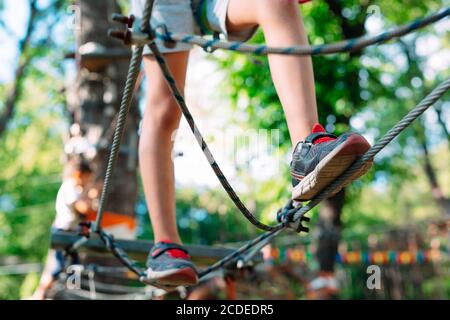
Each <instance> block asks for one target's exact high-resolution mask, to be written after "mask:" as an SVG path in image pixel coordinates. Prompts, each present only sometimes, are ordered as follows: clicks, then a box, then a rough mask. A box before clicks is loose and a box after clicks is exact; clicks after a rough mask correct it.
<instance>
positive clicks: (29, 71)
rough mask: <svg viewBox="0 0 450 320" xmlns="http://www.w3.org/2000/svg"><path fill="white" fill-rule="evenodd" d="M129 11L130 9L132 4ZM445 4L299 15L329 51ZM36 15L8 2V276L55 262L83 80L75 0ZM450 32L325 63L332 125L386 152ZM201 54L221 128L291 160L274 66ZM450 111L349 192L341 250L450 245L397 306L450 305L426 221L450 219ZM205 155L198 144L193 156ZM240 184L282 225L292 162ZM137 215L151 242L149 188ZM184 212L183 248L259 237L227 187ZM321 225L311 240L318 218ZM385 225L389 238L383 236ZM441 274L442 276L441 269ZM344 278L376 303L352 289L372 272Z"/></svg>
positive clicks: (424, 89)
mask: <svg viewBox="0 0 450 320" xmlns="http://www.w3.org/2000/svg"><path fill="white" fill-rule="evenodd" d="M120 4H121V6H122V9H123V11H124V12H127V10H128V8H129V4H128V3H127V1H121V2H120ZM448 4H449V2H448V1H434V0H432V1H418V0H408V1H401V2H395V1H383V0H380V1H370V2H369V1H348V0H345V1H320V0H317V1H316V0H315V1H313V3H309V4H307V5H304V6H303V7H302V13H303V16H304V20H305V25H306V29H307V31H308V35H309V39H310V42H311V43H312V44H322V43H329V42H334V41H338V40H340V39H343V38H350V37H357V36H361V35H363V34H365V33H367V32H369V33H375V32H378V31H381V30H383V29H388V28H390V27H393V26H395V25H399V24H403V23H406V22H408V21H411V20H413V19H415V18H418V17H421V16H424V15H426V14H429V13H431V12H434V11H437V10H438V9H439V8H441V7H444V6H445V5H448ZM35 5H36V7H37V9H38V10H37V13H36V16H35V17H34V18H33V19H34V20H33V25H32V29H31V30H27V25H28V23H29V20H30V3H29V1H26V0H19V1H12V0H3V1H2V0H0V43H2V46H1V47H2V48H1V49H0V57H1V61H2V65H3V66H2V67H1V68H0V69H1V70H0V117H1V118H0V119H7V121H6V123H2V122H0V125H1V127H0V128H3V129H4V130H2V131H0V265H2V264H6V263H7V261H12V260H13V261H15V263H18V264H24V263H42V262H43V261H44V258H45V254H46V252H47V249H48V245H49V228H50V225H51V222H52V219H53V218H54V214H55V213H54V201H55V197H56V192H57V191H58V188H59V186H60V183H61V177H62V172H63V167H64V163H63V161H62V159H63V157H62V156H63V148H64V141H65V140H64V139H65V137H66V135H67V130H68V123H69V120H68V116H67V112H66V92H65V82H66V81H67V79H68V78H70V73H72V74H73V61H71V60H68V59H65V57H64V55H65V53H67V52H70V51H73V50H74V49H73V47H74V35H73V32H72V30H71V29H70V23H71V21H72V19H73V18H74V17H73V12H71V10H69V9H68V8H69V6H70V5H71V3H70V2H69V1H63V0H46V1H37V2H36V3H35ZM369 5H375V6H376V7H372V8H376V10H375V13H373V14H371V13H370V12H368V8H369ZM378 9H379V11H377V10H378ZM448 29H449V22H448V20H445V21H442V22H439V23H438V24H436V25H435V26H431V27H427V28H425V29H423V30H421V31H419V32H417V33H414V34H412V35H408V36H407V37H404V38H403V39H402V41H401V42H389V43H388V44H386V45H383V46H375V47H370V48H367V49H365V50H364V51H361V52H355V53H352V54H340V55H331V56H322V57H319V56H317V57H314V58H313V63H314V70H315V79H316V90H317V99H318V106H319V113H320V117H321V123H323V124H324V125H326V127H327V130H328V131H331V132H334V133H335V134H340V133H342V132H344V131H347V130H355V131H357V132H359V133H361V134H363V135H365V136H366V137H368V138H369V140H370V141H371V142H373V141H375V140H376V139H377V138H379V137H380V136H381V135H382V134H384V133H385V132H386V131H387V130H388V129H389V128H390V127H391V126H392V125H393V124H395V123H396V122H397V121H398V120H399V119H400V118H401V117H402V116H403V115H404V114H405V113H406V112H407V111H408V110H410V109H411V108H413V107H414V105H415V104H417V103H418V102H419V101H420V100H421V99H422V97H424V96H425V95H426V94H427V93H428V92H430V91H431V90H432V88H434V87H435V86H436V85H437V84H438V83H439V82H440V81H442V80H443V79H446V78H447V77H448V76H449V74H450V70H449V65H450V59H449V57H450V41H449V40H450V37H449V33H448ZM28 32H30V34H29V37H28V38H27V37H26V35H27V33H28ZM263 41H264V38H263V35H262V33H258V35H257V36H256V37H255V38H253V39H252V42H257V43H259V42H263ZM198 51H200V50H198ZM197 55H198V56H200V58H199V59H204V60H206V61H207V62H208V65H210V66H213V68H214V70H216V72H218V73H220V74H221V75H222V77H223V79H224V81H220V84H219V85H218V86H217V88H216V90H217V94H218V95H219V98H220V99H222V101H225V102H226V104H227V105H229V106H231V108H230V114H231V116H229V117H227V118H226V120H224V123H223V126H224V127H229V126H238V127H240V128H242V129H255V128H261V129H279V130H280V141H279V145H278V146H277V147H278V149H277V154H276V155H274V157H280V158H282V159H284V157H286V155H287V154H288V153H289V152H290V141H289V136H288V131H287V127H286V123H285V120H284V116H283V113H282V108H281V106H280V103H279V101H278V98H277V96H276V92H275V89H274V87H273V84H272V81H271V78H270V73H269V69H268V64H267V59H266V58H264V57H256V56H253V57H248V56H244V55H239V54H233V53H224V52H216V53H215V54H214V55H212V56H207V55H206V54H203V53H201V52H198V53H197ZM14 90H16V92H14V93H15V94H14V95H13V96H14V101H13V105H14V109H13V111H12V112H11V114H9V115H8V111H9V110H7V107H8V105H9V104H8V99H11V96H12V92H13V91H14ZM449 105H450V103H449V101H448V95H447V96H445V97H444V99H443V100H441V102H439V103H438V104H436V105H435V106H434V107H433V108H431V109H430V110H429V111H427V112H426V114H425V115H424V116H422V117H421V118H420V120H418V121H416V122H415V123H414V125H412V126H411V127H409V128H408V129H407V130H405V131H404V133H402V135H401V136H400V137H399V138H398V139H396V140H395V141H394V142H393V143H392V144H391V145H390V146H389V147H388V148H386V150H384V151H383V152H382V153H381V154H380V155H379V157H378V158H377V159H376V163H375V166H374V168H373V169H372V170H371V171H370V173H369V174H368V175H366V176H365V177H364V178H363V179H361V180H359V181H357V182H355V183H354V184H352V185H351V186H349V187H348V188H347V190H346V192H345V195H344V200H343V201H344V205H343V208H342V214H341V215H342V223H343V230H342V241H341V243H343V244H344V245H346V246H348V247H349V248H350V249H354V250H365V249H367V247H368V238H370V235H371V234H375V235H377V236H378V238H379V239H381V238H383V235H384V234H385V233H386V232H387V231H383V230H387V229H389V230H390V229H392V228H394V229H395V228H398V229H401V228H404V229H405V228H406V229H411V230H414V232H416V233H418V234H421V237H422V238H423V239H424V240H423V246H422V247H423V249H424V250H426V249H428V248H430V246H431V241H432V240H433V239H436V238H438V239H439V241H440V248H441V249H442V248H444V249H442V250H441V249H440V250H441V251H442V255H441V257H440V259H439V261H435V262H433V263H432V264H436V265H437V266H433V265H428V266H423V267H420V268H421V269H420V270H419V273H420V274H422V275H423V277H422V278H421V280H420V286H421V288H422V289H421V292H422V293H421V294H422V296H417V294H416V292H415V291H414V288H413V289H411V290H410V289H408V288H406V289H405V290H404V292H403V294H402V295H400V296H395V297H397V298H406V299H408V298H410V299H414V298H418V297H423V298H448V297H450V274H449V272H448V268H449V264H448V252H446V251H445V250H446V249H445V248H446V247H447V246H448V239H449V237H448V233H447V236H445V233H444V236H443V235H442V232H441V233H438V234H436V233H433V232H431V233H430V231H429V228H427V226H428V224H429V221H434V220H436V219H438V220H439V219H443V218H445V217H448V214H449V212H448V210H449V201H450V200H449V197H450V165H449V164H450V152H449V137H450V136H449V129H450V123H449V119H450V108H449ZM208 107H209V108H211V109H213V108H214V106H208ZM194 113H195V112H194ZM198 121H199V122H201V121H202V118H201V117H200V120H198ZM205 133H206V135H207V137H208V138H209V139H212V137H210V136H208V132H205ZM196 147H197V146H196V145H194V144H193V143H192V144H191V145H190V146H189V148H191V149H193V148H196ZM212 149H213V150H212V151H213V153H214V151H215V150H214V148H212ZM211 174H212V173H211ZM233 181H234V182H236V181H239V183H241V184H243V185H244V188H242V189H243V190H245V192H241V193H240V194H241V196H242V198H243V200H245V202H246V203H251V206H252V208H253V209H254V210H255V211H256V212H258V214H259V216H260V217H261V219H263V220H264V221H265V222H273V221H274V212H275V211H276V210H277V209H278V208H279V207H280V206H281V205H282V204H283V203H284V202H285V201H286V199H287V198H288V197H289V188H287V187H286V186H287V185H289V184H290V179H289V171H288V163H284V162H283V164H282V166H281V168H280V172H278V174H277V176H276V177H275V178H268V179H266V180H264V181H260V179H257V178H256V177H255V176H253V175H252V174H251V171H250V170H248V168H247V167H246V166H245V165H241V166H236V172H235V175H234V176H233ZM245 186H246V187H245ZM140 190H141V189H140ZM136 208H137V209H136V211H137V214H138V216H139V219H140V220H139V221H140V229H139V230H140V234H139V237H141V238H144V239H151V237H152V234H151V228H150V225H149V221H148V218H147V214H146V208H145V202H144V200H143V195H142V191H140V196H139V202H138V204H137V206H136ZM177 214H178V215H179V223H180V230H181V235H182V238H183V240H184V241H185V242H186V243H202V244H222V243H231V242H237V241H244V240H247V239H250V238H251V237H254V236H255V235H257V234H258V233H257V231H256V230H255V229H254V228H253V227H252V226H251V225H250V224H248V223H246V221H245V220H244V219H243V218H241V217H240V215H239V214H238V213H237V211H236V209H234V207H233V204H232V203H231V202H230V201H229V199H228V198H227V196H226V194H225V193H224V192H223V191H222V190H221V189H220V188H219V187H218V186H217V187H213V188H211V187H201V186H192V187H190V186H189V185H187V184H181V185H180V186H179V187H178V192H177ZM311 216H312V222H311V229H312V231H314V228H315V223H316V222H317V220H318V219H319V217H318V216H319V214H318V210H314V211H313V212H312V214H311ZM374 226H377V228H378V229H379V230H381V231H376V230H378V229H375V228H374ZM311 237H312V236H311ZM303 240H305V239H304V238H302V241H303ZM311 243H314V237H312V239H311ZM312 245H313V244H312ZM280 246H282V241H280ZM386 250H387V249H386ZM8 259H9V260H8ZM11 259H12V260H11ZM302 267H304V268H306V269H308V270H309V271H308V272H311V270H314V268H317V266H315V262H314V259H311V260H309V261H308V263H307V264H306V265H305V266H302ZM401 268H404V269H405V270H403V269H398V272H400V273H402V274H403V275H404V277H406V278H405V279H406V280H404V281H406V282H408V281H409V280H408V279H409V278H407V276H406V274H407V273H408V272H409V271H411V270H412V268H413V266H412V265H407V266H402V267H401ZM433 268H439V272H437V271H436V270H435V269H433ZM338 270H343V271H342V272H341V271H339V272H341V273H344V274H346V277H345V279H346V280H345V281H344V282H343V285H342V290H341V292H340V297H341V298H344V299H359V298H376V297H371V296H367V295H365V294H364V292H362V291H361V290H359V289H355V287H354V286H353V285H352V282H351V279H353V281H357V280H355V279H358V277H359V278H360V279H365V277H366V274H365V268H364V265H363V264H361V265H351V266H349V265H340V266H339V267H338ZM402 270H403V271H402ZM408 270H409V271H408ZM430 270H431V271H430ZM433 270H434V271H433ZM305 272H306V271H305ZM39 274H40V273H39V272H30V273H27V274H16V275H14V274H0V299H19V298H24V297H26V296H28V295H30V294H31V293H32V292H33V290H34V288H35V287H36V285H37V283H38V280H39ZM413 278H414V275H411V279H413ZM349 279H350V280H349ZM361 281H364V280H361ZM411 281H412V280H411ZM281 288H282V286H281ZM280 290H281V289H280ZM292 290H294V292H295V294H294V296H293V297H294V298H303V297H304V294H305V293H304V286H303V285H302V284H301V283H300V282H298V283H297V284H295V285H294V288H293V289H292ZM281 291H283V290H281ZM247 294H248V296H251V297H255V298H267V297H270V295H276V293H273V292H269V293H267V292H266V293H263V291H258V290H256V289H255V288H253V290H252V292H251V293H247ZM264 294H265V295H264ZM385 297H387V298H392V296H385Z"/></svg>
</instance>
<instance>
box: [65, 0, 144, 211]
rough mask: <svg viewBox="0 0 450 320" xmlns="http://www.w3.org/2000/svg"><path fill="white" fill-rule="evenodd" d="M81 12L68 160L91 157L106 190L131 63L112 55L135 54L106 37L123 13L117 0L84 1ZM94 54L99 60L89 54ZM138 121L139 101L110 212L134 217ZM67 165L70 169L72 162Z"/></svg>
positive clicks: (118, 167) (114, 182)
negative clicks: (115, 18) (115, 17)
mask: <svg viewBox="0 0 450 320" xmlns="http://www.w3.org/2000/svg"><path fill="white" fill-rule="evenodd" d="M76 8H77V10H75V11H76V14H77V19H76V20H77V21H76V24H75V37H76V52H75V58H76V62H77V67H78V74H77V79H76V81H75V83H74V84H73V86H72V87H71V88H69V94H68V109H69V112H70V114H71V117H72V125H71V128H70V140H69V143H68V144H67V145H66V152H67V151H69V159H70V158H71V157H72V156H75V157H76V156H82V157H84V158H85V159H87V160H88V161H89V162H90V163H91V165H92V168H93V170H94V174H95V176H96V181H97V182H98V185H100V186H101V183H102V182H103V178H104V174H105V171H106V162H107V157H108V156H109V150H110V147H111V142H112V136H113V132H114V127H115V119H116V113H117V111H118V109H119V106H120V100H121V97H122V93H123V88H124V84H125V79H126V74H127V70H128V62H129V61H128V59H121V60H117V59H114V58H113V57H112V56H110V55H108V52H112V51H114V52H117V50H123V51H124V52H128V53H129V51H130V50H129V48H126V47H125V46H123V44H121V43H120V42H119V41H117V40H114V39H112V38H110V37H108V35H107V30H108V29H109V28H110V27H112V21H111V18H110V17H111V15H112V14H113V13H114V12H116V13H117V12H120V9H119V6H118V5H117V3H116V1H109V0H102V1H88V0H79V1H77V2H76ZM92 53H94V54H95V58H92V55H90V54H92ZM90 56H91V58H89V57H90ZM138 121H139V112H138V108H137V101H136V99H135V100H134V101H133V104H132V107H131V112H130V115H129V117H128V121H127V123H126V131H125V134H124V138H123V140H122V145H121V149H120V156H119V159H118V161H117V163H116V169H115V171H114V175H113V179H112V183H111V189H110V193H109V197H108V200H107V205H106V208H105V211H106V212H113V213H118V214H121V215H126V216H135V202H136V198H137V145H138V135H137V128H138ZM67 163H68V165H67V167H68V168H67V169H68V170H70V166H71V161H68V162H67Z"/></svg>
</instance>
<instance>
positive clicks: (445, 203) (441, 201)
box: [421, 137, 450, 216]
mask: <svg viewBox="0 0 450 320" xmlns="http://www.w3.org/2000/svg"><path fill="white" fill-rule="evenodd" d="M421 146H422V151H423V170H424V171H425V175H426V176H427V179H428V181H429V183H430V186H431V192H432V194H433V198H434V199H435V200H436V202H437V204H438V205H439V207H440V208H441V210H442V213H443V214H444V215H449V216H450V199H448V198H446V197H445V196H444V192H443V191H442V188H441V186H440V185H439V182H438V179H437V176H436V171H435V169H434V167H433V165H432V163H431V159H430V155H429V152H428V146H427V142H426V138H425V137H423V140H422V142H421Z"/></svg>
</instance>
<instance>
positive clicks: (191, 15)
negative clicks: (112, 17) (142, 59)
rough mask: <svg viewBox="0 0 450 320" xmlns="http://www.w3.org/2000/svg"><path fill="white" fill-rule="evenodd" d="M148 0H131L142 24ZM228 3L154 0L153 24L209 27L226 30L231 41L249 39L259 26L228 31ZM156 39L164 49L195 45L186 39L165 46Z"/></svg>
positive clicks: (175, 28)
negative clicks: (173, 45)
mask: <svg viewBox="0 0 450 320" xmlns="http://www.w3.org/2000/svg"><path fill="white" fill-rule="evenodd" d="M145 2H146V0H132V2H131V12H132V14H133V15H134V16H135V17H136V18H137V21H136V25H137V26H139V25H140V18H141V17H142V13H143V11H144V7H145ZM228 3H229V0H155V2H154V5H153V11H152V17H151V20H150V24H151V26H152V27H153V28H156V27H158V26H161V25H163V24H164V25H166V27H167V30H168V31H170V32H173V33H184V34H195V35H202V34H203V33H205V32H204V31H205V29H208V30H209V31H211V32H217V33H220V34H223V35H224V36H225V38H227V39H229V40H232V41H240V42H244V41H247V40H248V39H250V38H251V37H252V36H253V35H254V34H255V32H256V29H257V28H258V27H257V26H254V27H250V28H245V29H243V30H240V31H239V32H232V33H229V32H228V31H227V26H226V20H227V9H228ZM156 43H157V44H158V47H159V49H160V51H161V52H162V53H168V52H179V51H187V50H190V49H192V45H190V44H187V43H179V42H178V43H177V44H176V46H175V47H173V48H167V47H165V46H164V44H163V41H161V40H159V39H156ZM144 54H150V49H149V48H148V47H145V49H144Z"/></svg>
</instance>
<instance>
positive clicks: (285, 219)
mask: <svg viewBox="0 0 450 320" xmlns="http://www.w3.org/2000/svg"><path fill="white" fill-rule="evenodd" d="M152 6H153V1H152V0H147V1H146V5H145V8H144V12H143V17H142V21H141V26H140V28H139V31H132V30H131V29H130V28H132V25H133V22H134V17H133V16H130V17H125V16H120V15H114V16H113V20H115V21H118V22H121V23H123V24H125V25H126V26H127V28H126V30H125V31H123V30H121V31H116V30H112V31H110V36H112V37H115V38H118V39H121V40H123V41H124V42H125V44H132V45H134V48H133V51H132V56H131V61H130V67H129V70H128V76H127V80H126V83H125V89H124V93H123V97H122V102H121V106H120V110H119V113H118V117H117V122H116V128H115V132H114V137H113V141H112V146H111V151H110V155H109V159H108V164H107V169H106V173H105V179H104V185H103V190H102V193H101V196H100V201H99V209H98V212H97V218H96V221H95V222H94V223H93V224H92V225H89V228H90V230H89V232H88V233H87V234H85V235H83V236H82V237H80V238H78V239H77V240H76V241H75V240H74V241H72V242H71V245H68V246H66V251H67V252H70V251H74V250H77V249H78V248H80V247H81V246H82V245H84V244H86V243H88V241H89V235H91V234H97V235H98V236H99V237H100V239H101V240H102V241H103V243H104V245H105V246H106V247H107V248H108V250H110V251H111V252H112V253H113V254H114V255H115V256H116V257H117V258H118V259H119V260H120V261H121V262H122V263H123V264H124V265H125V266H126V267H128V268H129V269H130V271H132V272H134V273H135V274H136V275H138V277H140V279H141V281H145V282H147V280H145V271H144V270H142V269H141V268H140V267H139V265H138V264H137V263H136V262H135V261H134V260H133V259H131V258H130V257H129V256H128V254H127V253H126V252H125V251H124V250H123V249H122V247H121V246H120V245H119V242H118V241H116V240H115V239H114V238H113V237H112V236H111V235H109V234H108V233H106V232H105V231H104V230H102V228H101V227H100V222H101V221H102V218H103V214H104V208H105V203H106V201H107V197H108V192H109V189H110V182H111V178H112V173H113V171H114V167H115V162H116V160H117V158H118V154H119V149H120V144H121V139H122V136H123V132H124V127H125V123H126V119H127V116H128V113H129V110H130V105H131V100H132V96H133V88H134V86H135V84H136V80H137V78H138V74H139V70H140V66H141V62H142V53H143V48H144V46H145V45H148V46H149V48H150V49H151V51H152V53H153V55H154V57H155V58H156V61H157V62H158V64H159V67H160V69H161V71H162V73H163V75H164V77H165V79H166V81H167V83H168V85H169V87H170V89H171V91H172V94H173V96H174V97H175V99H176V101H177V103H178V106H179V107H180V110H181V112H182V113H183V115H184V117H185V118H186V120H187V122H188V124H189V127H190V129H191V131H192V133H193V134H194V136H195V138H196V140H197V143H198V144H199V146H200V148H201V149H202V151H203V153H204V155H205V157H206V158H207V160H208V162H209V164H210V166H211V168H212V169H213V171H214V173H215V174H216V176H217V178H218V179H219V181H220V183H221V184H222V186H223V188H224V189H225V191H226V192H227V193H228V195H229V197H230V199H231V200H232V201H233V202H234V204H235V205H236V207H237V209H238V210H239V211H240V212H241V213H242V214H243V215H244V217H245V218H247V220H249V222H250V223H252V224H253V225H254V226H255V227H257V228H259V229H261V230H264V231H266V232H265V233H262V234H261V235H260V236H258V237H257V238H255V239H253V240H251V241H249V242H248V243H246V244H245V245H244V246H242V247H240V248H239V249H237V250H235V251H233V252H230V253H229V254H227V255H226V256H225V257H223V258H221V259H220V260H219V261H217V262H215V263H214V264H213V265H211V266H209V267H207V268H205V269H203V270H201V271H200V272H199V277H200V278H203V277H205V276H206V275H208V274H209V273H211V272H212V271H215V270H217V269H220V268H223V267H225V266H227V265H229V264H230V263H231V262H235V261H238V262H241V263H240V264H241V265H242V264H245V262H248V261H249V260H250V259H251V258H252V257H253V256H254V255H255V254H257V253H258V252H259V249H261V248H262V247H264V246H265V245H266V244H268V243H269V242H270V241H271V240H272V239H273V238H275V237H276V236H277V235H279V234H280V233H281V232H282V231H284V230H286V229H293V230H295V231H296V232H308V231H309V229H308V228H307V227H305V226H303V224H302V223H303V222H308V221H309V218H307V217H305V214H306V213H307V212H308V211H310V210H311V209H312V208H314V207H315V206H317V205H318V204H319V203H320V202H321V201H322V200H324V199H326V198H327V196H328V195H329V194H330V193H331V192H332V191H334V190H337V189H338V188H341V187H342V183H343V182H344V181H345V180H346V179H347V178H348V177H350V176H352V174H353V173H355V172H356V171H357V170H358V169H360V168H361V167H362V166H364V165H366V163H367V162H368V161H372V159H373V158H374V157H375V155H377V154H378V153H379V152H380V151H381V150H382V149H383V148H384V147H385V146H386V145H387V144H388V143H390V142H391V141H392V140H393V139H394V138H395V137H396V136H398V135H399V134H400V133H401V132H402V131H403V130H404V129H405V128H406V127H407V126H409V125H410V124H411V123H412V122H413V121H414V120H416V119H417V118H418V117H419V116H420V115H421V114H422V113H423V112H425V111H426V110H427V109H428V108H430V107H431V106H432V105H433V104H434V103H435V102H436V101H438V100H439V99H440V97H442V96H443V95H444V94H445V93H446V92H447V91H448V90H449V88H450V79H446V80H445V81H443V82H442V83H441V84H439V85H438V86H437V87H436V88H435V89H434V90H433V91H432V92H431V93H430V94H429V95H428V96H426V97H425V98H424V99H423V100H422V101H421V102H420V103H419V104H418V105H417V106H416V107H414V108H413V109H412V110H411V111H410V112H409V113H408V114H407V115H406V116H405V117H403V119H401V120H400V121H399V122H398V123H397V124H396V125H395V126H394V127H393V128H391V129H390V130H389V131H388V132H387V133H386V134H385V135H384V136H383V137H382V138H381V139H380V140H379V141H378V142H377V143H375V144H374V145H373V146H372V147H371V148H370V149H369V150H368V152H367V153H366V154H364V155H363V156H362V157H360V158H359V159H357V160H356V161H355V162H354V163H353V164H352V165H351V166H350V167H349V168H348V169H347V170H346V171H345V172H344V173H343V174H342V175H341V176H339V177H338V178H336V179H335V180H334V181H333V182H332V183H331V184H329V185H328V186H327V187H326V188H325V189H324V190H322V191H321V192H320V193H319V194H318V195H317V196H316V197H315V198H314V199H312V200H311V201H309V202H308V203H307V204H306V205H301V204H300V203H297V202H295V203H294V202H293V201H292V200H289V201H288V202H287V204H286V205H285V206H284V207H283V208H282V209H280V210H279V211H278V213H277V220H278V222H279V223H278V224H276V225H273V226H269V225H266V224H264V223H262V222H261V221H259V220H258V219H257V218H256V217H255V216H254V215H253V214H252V213H251V212H250V211H249V210H248V209H247V207H246V206H245V205H244V203H243V202H242V201H241V200H240V198H239V197H238V195H237V194H236V192H235V191H234V189H233V187H232V186H231V185H230V183H229V182H228V180H227V178H226V177H225V175H224V174H223V172H222V170H221V168H220V166H219V165H218V163H217V162H216V160H215V158H214V156H213V155H212V153H211V151H210V149H209V147H208V145H207V144H206V142H205V139H204V138H203V135H202V134H201V133H200V131H199V129H198V127H197V125H196V123H195V120H194V118H193V116H192V114H191V112H190V111H189V109H188V107H187V105H186V102H185V99H184V97H183V95H182V94H181V92H180V90H179V89H178V87H177V84H176V82H175V80H174V78H173V76H172V74H171V72H170V70H169V68H168V67H167V64H166V61H165V59H164V57H163V55H162V54H161V53H160V51H159V49H158V46H157V45H156V43H155V39H157V38H159V39H162V40H164V43H165V45H167V46H171V45H173V43H174V42H184V43H190V44H195V45H198V46H201V47H203V48H204V49H206V50H207V51H212V50H214V49H226V50H231V51H236V52H242V53H247V54H248V53H253V54H260V55H267V54H284V55H324V54H336V53H342V52H350V51H355V50H361V49H363V48H365V47H368V46H371V45H375V44H380V43H384V42H386V41H388V40H390V39H393V38H398V37H401V36H404V35H406V34H409V33H411V32H413V31H416V30H418V29H419V28H423V27H425V26H428V25H430V24H432V23H435V22H437V21H439V20H441V19H443V18H445V17H447V16H448V15H449V14H450V8H445V9H442V10H440V11H439V12H437V13H434V14H431V15H429V16H427V17H424V18H420V19H417V20H415V21H413V22H411V23H409V24H406V25H404V26H400V27H397V28H395V29H393V30H391V31H386V32H383V33H381V34H378V35H375V36H366V37H361V38H356V39H350V40H345V41H341V42H337V43H334V44H325V45H320V46H295V47H286V48H273V47H267V46H265V45H256V46H255V45H247V44H242V43H238V42H226V41H222V40H219V39H212V40H208V39H206V38H203V37H198V36H194V35H184V34H174V33H171V32H169V31H167V30H166V29H165V27H164V26H163V27H162V28H157V30H152V29H151V28H150V24H149V21H150V17H151V13H152ZM160 29H162V33H161V32H160V31H161V30H160ZM238 264H239V263H238ZM152 285H155V286H157V284H152Z"/></svg>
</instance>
